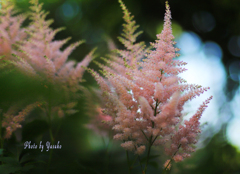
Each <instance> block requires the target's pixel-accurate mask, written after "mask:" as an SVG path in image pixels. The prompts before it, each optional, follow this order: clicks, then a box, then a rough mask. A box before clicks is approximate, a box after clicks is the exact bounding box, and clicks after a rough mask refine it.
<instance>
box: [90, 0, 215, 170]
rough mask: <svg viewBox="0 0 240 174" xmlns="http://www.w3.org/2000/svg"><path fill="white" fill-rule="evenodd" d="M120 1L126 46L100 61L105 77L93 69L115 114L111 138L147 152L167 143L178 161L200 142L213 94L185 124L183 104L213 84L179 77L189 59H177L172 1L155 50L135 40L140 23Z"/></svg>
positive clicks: (108, 110) (111, 113)
mask: <svg viewBox="0 0 240 174" xmlns="http://www.w3.org/2000/svg"><path fill="white" fill-rule="evenodd" d="M119 2H120V5H121V7H122V9H123V13H124V17H123V18H124V20H125V22H126V24H125V25H124V30H123V35H122V36H123V37H120V42H122V43H123V44H124V46H125V47H126V49H125V50H118V51H117V52H118V53H119V54H120V57H117V56H116V57H114V58H112V60H107V59H104V60H105V61H106V62H107V63H109V65H110V67H107V66H104V65H101V64H99V66H100V67H101V68H102V69H103V70H102V72H104V73H103V75H104V76H105V78H106V80H104V79H103V78H101V77H100V75H99V74H98V73H96V72H94V71H92V70H89V71H90V72H92V74H93V76H94V77H95V78H96V80H97V81H98V83H99V84H100V87H101V89H102V90H104V92H103V94H104V95H103V97H104V99H105V101H108V104H105V105H104V104H103V109H104V111H105V112H106V113H108V115H109V116H111V118H112V122H111V123H110V124H109V125H110V126H112V129H113V130H114V136H113V137H114V139H116V140H121V141H123V143H122V145H121V146H122V147H123V148H124V149H126V150H132V151H134V152H135V153H136V154H141V153H143V152H144V150H145V149H148V151H149V152H150V149H151V146H152V145H156V146H157V145H162V146H165V148H166V153H167V154H168V155H170V156H172V158H173V159H174V160H175V161H180V160H182V159H184V158H186V157H189V156H190V153H191V152H192V151H193V150H194V149H193V148H190V146H191V145H192V144H194V143H195V142H196V141H197V140H196V135H197V134H199V132H200V131H199V119H200V116H201V114H202V112H203V110H204V109H205V108H206V107H207V104H208V103H209V100H210V99H211V98H212V97H210V98H209V99H208V100H207V101H206V102H205V103H204V104H203V105H202V106H201V107H200V109H199V110H198V111H197V113H196V114H195V115H194V116H193V117H192V119H190V121H186V122H185V126H184V125H182V122H181V120H182V119H183V114H182V111H183V105H184V103H186V102H187V101H189V100H191V99H192V98H194V97H195V96H197V95H200V94H201V93H203V92H204V91H206V90H208V89H209V88H204V87H201V86H199V85H193V84H185V83H186V81H185V80H184V79H182V78H180V77H178V74H179V73H182V72H183V71H185V70H186V69H185V68H183V67H182V66H183V65H185V64H186V63H185V62H182V61H178V60H175V58H176V57H178V53H176V52H177V51H179V49H178V48H175V47H174V44H175V42H174V41H173V39H174V36H173V35H172V28H171V11H170V7H169V5H168V2H166V13H165V17H164V27H163V31H162V32H161V33H160V34H158V35H157V39H158V40H157V41H156V42H155V43H152V46H153V48H154V49H152V50H149V51H148V52H147V50H146V49H145V47H141V46H139V45H138V43H134V42H135V39H136V37H135V35H134V32H135V31H136V30H135V29H136V28H137V27H138V26H135V21H134V22H133V16H131V15H130V13H129V12H128V10H127V9H126V7H125V5H124V4H123V2H122V1H121V0H119ZM135 48H137V50H138V51H137V53H136V52H135V51H134V50H135ZM140 53H141V54H140ZM142 53H144V54H142ZM146 53H147V54H146ZM140 55H145V56H146V58H145V59H144V61H141V59H142V58H143V56H142V57H141V59H138V58H139V57H140ZM137 57H138V58H137ZM100 79H101V80H100ZM190 128H193V129H194V130H192V129H190ZM178 130H179V131H178ZM191 130H192V132H191ZM167 144H171V146H170V147H168V146H167ZM146 146H148V148H146ZM169 161H172V160H169ZM167 165H168V167H169V164H167ZM167 165H166V166H167Z"/></svg>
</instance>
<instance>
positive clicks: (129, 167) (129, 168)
mask: <svg viewBox="0 0 240 174" xmlns="http://www.w3.org/2000/svg"><path fill="white" fill-rule="evenodd" d="M126 156H127V163H128V173H129V174H131V166H130V161H129V154H128V151H127V150H126Z"/></svg>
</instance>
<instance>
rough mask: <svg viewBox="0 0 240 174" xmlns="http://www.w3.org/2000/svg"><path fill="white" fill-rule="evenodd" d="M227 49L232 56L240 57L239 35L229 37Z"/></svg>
mask: <svg viewBox="0 0 240 174" xmlns="http://www.w3.org/2000/svg"><path fill="white" fill-rule="evenodd" d="M228 49H229V51H230V53H231V54H232V55H233V56H236V57H240V36H232V37H231V38H230V40H229V42H228Z"/></svg>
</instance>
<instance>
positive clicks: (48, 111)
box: [47, 87, 54, 174]
mask: <svg viewBox="0 0 240 174" xmlns="http://www.w3.org/2000/svg"><path fill="white" fill-rule="evenodd" d="M51 110H52V105H51V87H49V98H48V109H47V116H48V121H49V134H50V139H51V144H52V145H53V144H54V138H53V133H52V122H51ZM51 160H52V149H50V154H49V160H48V169H47V174H48V172H49V168H50V164H51Z"/></svg>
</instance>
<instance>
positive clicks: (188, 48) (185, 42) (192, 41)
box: [177, 32, 201, 54]
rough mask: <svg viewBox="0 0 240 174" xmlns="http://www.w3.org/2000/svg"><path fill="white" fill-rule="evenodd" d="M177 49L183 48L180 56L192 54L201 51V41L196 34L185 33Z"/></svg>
mask: <svg viewBox="0 0 240 174" xmlns="http://www.w3.org/2000/svg"><path fill="white" fill-rule="evenodd" d="M177 47H178V48H181V51H180V54H190V53H194V52H196V51H199V49H200V47H201V39H200V37H199V36H198V35H197V34H195V33H194V32H184V33H183V34H182V35H181V37H180V38H179V40H177Z"/></svg>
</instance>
